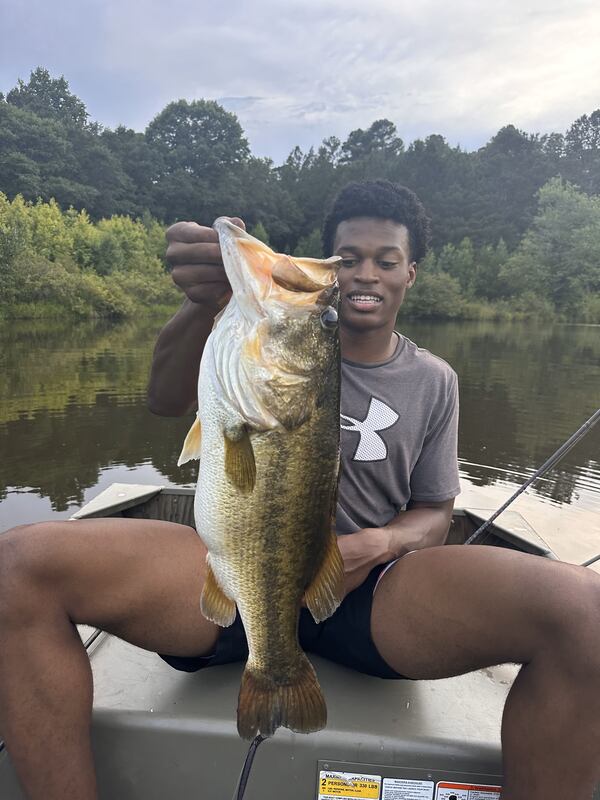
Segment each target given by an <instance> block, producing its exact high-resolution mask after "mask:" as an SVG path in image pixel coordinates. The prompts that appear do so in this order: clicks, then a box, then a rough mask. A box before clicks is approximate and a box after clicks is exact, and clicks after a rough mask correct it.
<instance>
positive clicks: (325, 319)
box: [321, 306, 338, 331]
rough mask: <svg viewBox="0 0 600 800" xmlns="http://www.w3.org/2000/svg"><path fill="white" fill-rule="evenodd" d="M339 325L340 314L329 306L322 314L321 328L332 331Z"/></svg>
mask: <svg viewBox="0 0 600 800" xmlns="http://www.w3.org/2000/svg"><path fill="white" fill-rule="evenodd" d="M337 324H338V313H337V311H336V310H335V308H334V307H333V306H327V308H326V309H324V310H323V311H322V312H321V327H323V328H325V330H326V331H331V330H333V329H334V328H336V327H337Z"/></svg>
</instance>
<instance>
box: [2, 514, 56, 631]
mask: <svg viewBox="0 0 600 800" xmlns="http://www.w3.org/2000/svg"><path fill="white" fill-rule="evenodd" d="M66 524H68V523H66V522H65V523H60V522H58V523H57V522H41V523H35V524H31V525H20V526H19V527H17V528H13V529H11V530H9V531H6V533H3V534H2V535H0V617H1V618H2V619H4V621H5V622H6V621H9V620H11V619H12V620H13V621H15V620H16V619H19V620H21V621H22V620H23V618H24V617H25V616H27V615H28V614H35V613H37V614H40V613H42V612H43V608H44V604H43V603H41V596H42V593H43V587H44V584H47V583H48V582H50V580H51V573H52V569H53V567H54V566H55V565H56V561H57V559H58V558H60V548H59V540H58V537H56V535H55V534H56V533H57V532H58V530H59V528H60V527H62V525H66ZM58 588H59V587H57V589H58ZM53 597H54V599H57V598H58V595H57V593H53ZM47 601H48V596H47V595H46V601H45V602H46V603H47Z"/></svg>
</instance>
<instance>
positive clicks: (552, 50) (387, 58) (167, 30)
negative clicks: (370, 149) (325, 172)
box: [0, 0, 600, 161]
mask: <svg viewBox="0 0 600 800" xmlns="http://www.w3.org/2000/svg"><path fill="white" fill-rule="evenodd" d="M31 6H32V4H31V3H29V4H27V5H26V4H22V7H17V4H13V3H12V2H11V0H0V13H1V15H2V19H3V28H2V33H0V52H1V53H2V55H0V89H2V90H4V91H6V90H7V89H9V88H10V87H11V86H12V85H14V83H15V81H16V77H18V76H19V75H20V76H21V77H27V74H28V72H29V70H30V69H32V68H33V67H35V66H37V64H43V65H44V66H47V67H48V68H49V69H50V70H51V72H53V73H55V74H60V73H64V74H65V76H66V77H67V79H68V80H69V81H70V83H71V86H72V88H73V89H74V90H75V91H76V93H77V94H79V96H81V97H82V99H83V100H84V101H85V102H86V104H87V106H88V109H89V111H90V113H91V114H92V116H93V117H94V118H95V119H98V120H99V121H100V122H102V123H104V124H107V125H116V124H118V123H120V122H122V123H124V124H127V125H130V126H132V127H135V128H136V129H143V128H144V127H145V126H146V125H147V123H148V122H149V121H150V119H151V118H152V117H153V116H154V115H155V114H156V113H158V112H159V111H160V110H161V109H162V108H163V107H164V106H165V105H166V104H167V103H168V102H170V101H171V100H174V99H178V98H180V97H186V98H187V99H196V98H200V97H204V98H208V99H217V100H219V102H221V103H222V104H223V105H224V106H225V107H226V108H228V109H229V110H231V111H234V112H235V113H236V114H238V116H239V118H240V121H241V123H242V125H243V126H244V128H245V130H246V133H247V135H248V137H249V139H250V143H251V146H252V148H253V151H254V152H255V153H256V154H258V155H271V156H273V157H274V158H275V160H276V161H277V160H281V159H283V158H284V157H285V155H286V154H287V153H288V152H289V151H290V150H291V149H292V147H293V146H294V145H295V144H300V145H301V146H303V147H304V148H306V147H308V146H310V145H311V144H315V145H316V144H318V143H319V142H320V140H321V139H322V138H324V137H326V136H329V135H337V136H340V137H341V138H345V137H346V136H347V134H348V133H349V132H350V131H351V130H352V129H354V128H357V127H363V128H364V127H367V126H368V125H370V123H371V122H372V121H373V120H375V119H378V118H381V117H387V118H389V119H391V120H392V121H393V122H395V123H396V125H397V127H398V131H399V133H400V135H401V136H402V137H403V138H404V139H405V141H410V140H411V139H413V138H415V137H418V136H425V135H427V134H429V133H434V132H435V133H441V134H443V135H445V136H446V137H447V138H448V139H449V140H450V141H451V142H452V143H457V142H461V143H462V144H463V145H467V146H478V145H480V144H483V143H484V142H485V140H486V139H487V138H489V137H490V136H491V135H493V133H495V132H496V131H497V130H498V128H499V127H501V126H502V125H504V124H507V123H513V124H515V125H517V126H518V127H521V128H524V129H526V130H529V131H532V132H533V131H542V132H543V131H550V130H564V129H565V128H566V127H567V126H568V125H569V124H570V123H571V122H572V121H573V120H574V119H575V118H576V117H578V116H580V115H581V114H583V113H589V112H591V111H592V110H594V108H597V107H598V106H599V105H600V101H599V96H598V90H597V87H598V86H599V85H600V48H598V46H597V42H598V41H599V40H600V6H599V5H598V4H597V3H596V2H595V0H572V2H570V3H569V6H568V8H567V5H566V4H565V3H564V2H562V0H528V2H527V3H526V4H524V3H522V2H518V1H517V0H497V1H496V2H495V3H494V4H487V3H481V2H480V0H477V2H476V1H475V0H455V2H454V3H452V4H449V3H444V2H441V0H422V2H420V3H418V4H417V3H414V2H410V3H409V2H407V0H371V2H370V4H369V6H368V7H367V5H366V4H365V3H364V2H363V0H328V2H326V3H323V2H321V1H320V0H302V2H300V0H288V2H286V4H285V5H282V4H281V3H280V2H277V3H276V2H275V0H255V2H254V3H252V4H243V3H242V2H241V0H231V2H229V3H228V5H227V7H226V8H225V7H223V6H220V5H217V4H208V3H202V4H198V3H197V0H196V2H192V0H171V2H169V3H162V2H158V0H152V1H150V2H141V1H140V2H136V1H135V0H119V2H117V0H103V1H102V2H101V0H88V2H81V1H79V2H75V0H64V2H62V3H61V4H58V6H56V5H55V6H53V7H50V6H47V5H44V4H43V3H41V2H39V0H38V2H35V3H34V4H33V9H32V7H31ZM4 23H5V24H4ZM17 70H18V71H17Z"/></svg>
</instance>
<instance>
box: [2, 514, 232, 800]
mask: <svg viewBox="0 0 600 800" xmlns="http://www.w3.org/2000/svg"><path fill="white" fill-rule="evenodd" d="M205 552H206V551H205V549H204V545H203V544H202V542H201V540H200V538H199V537H198V535H197V534H196V532H195V531H194V530H192V529H191V528H188V527H186V526H183V525H175V524H172V523H163V522H154V521H148V520H125V519H123V520H102V519H99V520H81V521H79V522H56V523H43V524H39V525H31V526H24V527H22V528H17V529H14V530H13V531H9V532H7V533H5V534H2V535H0V642H2V646H1V647H0V736H1V737H2V738H3V739H4V740H5V741H6V744H7V748H8V751H9V753H10V756H11V759H12V762H13V764H14V766H15V769H16V771H17V774H18V776H19V779H20V781H21V783H22V785H23V787H24V789H25V791H26V793H27V795H28V797H30V798H32V800H38V798H40V799H41V798H44V800H64V798H66V797H73V798H77V800H92V799H93V798H95V797H96V781H95V775H94V766H93V760H92V753H91V745H90V736H89V727H90V719H91V709H92V675H91V670H90V665H89V661H88V657H87V654H86V652H85V649H84V647H83V645H82V644H81V641H80V639H79V636H78V634H77V632H76V629H75V628H74V627H73V623H80V622H85V623H88V624H90V625H95V626H97V627H99V628H102V629H104V630H106V631H109V632H111V633H114V634H116V635H117V636H120V637H121V638H123V639H126V640H127V641H129V642H131V643H133V644H137V645H139V646H140V647H145V648H147V649H149V650H156V651H159V652H163V653H171V654H174V655H201V654H203V653H209V652H210V651H211V650H212V648H213V647H214V645H215V642H216V638H217V635H218V628H217V627H216V626H215V625H213V624H212V623H210V622H208V621H207V620H206V619H204V617H203V616H202V614H201V613H200V610H199V609H200V593H201V591H202V586H203V580H204V570H205V558H204V557H205Z"/></svg>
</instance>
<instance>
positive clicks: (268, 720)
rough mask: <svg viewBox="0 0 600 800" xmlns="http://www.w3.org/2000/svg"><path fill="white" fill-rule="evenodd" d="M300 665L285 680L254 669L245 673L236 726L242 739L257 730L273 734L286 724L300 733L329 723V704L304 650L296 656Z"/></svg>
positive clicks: (247, 737) (267, 734)
mask: <svg viewBox="0 0 600 800" xmlns="http://www.w3.org/2000/svg"><path fill="white" fill-rule="evenodd" d="M296 663H297V665H298V669H297V671H296V672H295V674H294V675H293V676H291V677H290V678H289V679H288V680H286V682H285V683H278V682H276V681H274V680H273V679H272V677H270V676H269V675H266V674H264V673H261V672H258V671H254V670H253V669H252V666H251V665H248V666H247V667H246V669H245V670H244V674H243V675H242V682H241V685H240V694H239V698H238V713H237V726H238V733H239V735H240V736H241V737H242V738H243V739H253V738H254V737H255V736H256V735H257V734H258V733H260V734H261V735H262V736H272V735H273V734H274V733H275V731H276V730H277V728H279V727H281V726H283V727H285V728H289V729H290V730H292V731H296V732H297V733H311V732H312V731H319V730H321V728H324V727H325V725H326V724H327V707H326V705H325V699H324V697H323V694H322V692H321V687H320V686H319V682H318V680H317V676H316V674H315V671H314V669H313V666H312V664H311V663H310V661H309V660H308V658H307V657H306V656H305V655H304V653H302V652H299V653H298V654H297V657H296Z"/></svg>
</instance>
